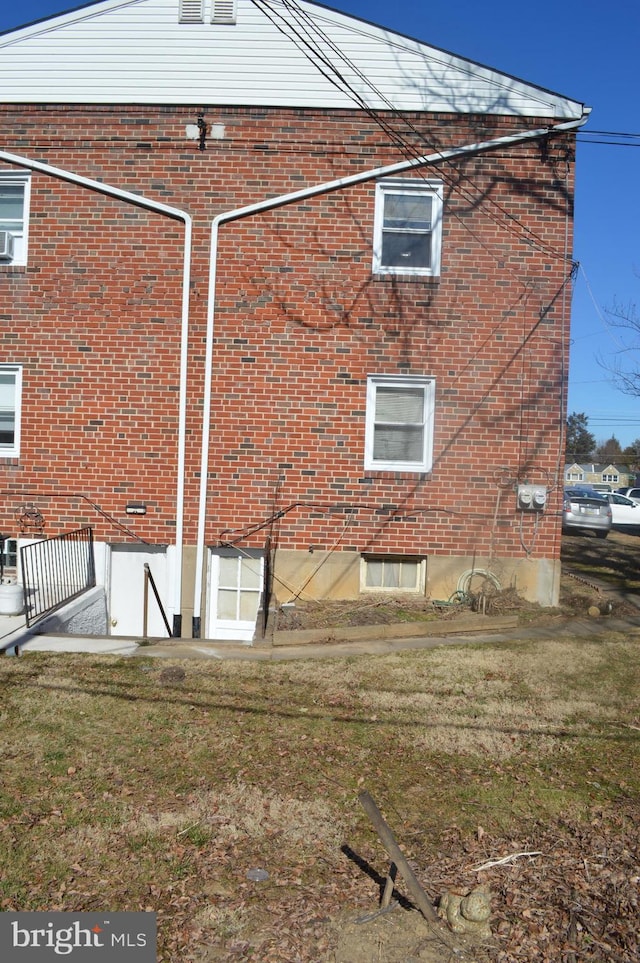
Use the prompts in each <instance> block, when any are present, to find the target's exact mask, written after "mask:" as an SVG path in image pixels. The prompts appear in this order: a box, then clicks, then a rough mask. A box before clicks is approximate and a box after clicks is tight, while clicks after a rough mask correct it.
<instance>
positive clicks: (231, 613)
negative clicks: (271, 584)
mask: <svg viewBox="0 0 640 963" xmlns="http://www.w3.org/2000/svg"><path fill="white" fill-rule="evenodd" d="M263 572H264V558H263V556H262V554H258V553H257V552H255V553H253V552H238V551H236V550H235V549H211V551H210V554H209V592H208V599H209V606H208V620H207V638H209V639H219V640H220V641H227V642H252V641H253V637H254V634H255V629H256V619H257V616H258V610H259V608H260V599H261V595H262V580H263Z"/></svg>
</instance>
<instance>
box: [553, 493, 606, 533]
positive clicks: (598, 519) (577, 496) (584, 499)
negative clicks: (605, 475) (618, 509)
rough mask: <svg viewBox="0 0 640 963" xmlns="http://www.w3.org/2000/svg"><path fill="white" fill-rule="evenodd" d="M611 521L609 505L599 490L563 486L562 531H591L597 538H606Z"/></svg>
mask: <svg viewBox="0 0 640 963" xmlns="http://www.w3.org/2000/svg"><path fill="white" fill-rule="evenodd" d="M611 522H612V515H611V505H610V504H609V500H608V499H607V498H606V497H605V495H603V494H602V493H601V492H596V491H594V490H593V489H592V488H591V489H589V488H565V490H564V502H563V506H562V531H563V532H579V531H592V532H593V533H594V534H595V535H596V536H597V537H598V538H606V537H607V535H608V534H609V532H610V531H611Z"/></svg>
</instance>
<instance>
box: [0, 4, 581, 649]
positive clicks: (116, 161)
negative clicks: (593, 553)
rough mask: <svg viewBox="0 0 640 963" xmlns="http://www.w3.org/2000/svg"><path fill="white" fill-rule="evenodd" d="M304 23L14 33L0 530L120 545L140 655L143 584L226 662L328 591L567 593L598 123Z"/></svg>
mask: <svg viewBox="0 0 640 963" xmlns="http://www.w3.org/2000/svg"><path fill="white" fill-rule="evenodd" d="M295 9H296V17H295V18H294V17H292V15H291V5H289V4H287V5H286V6H285V5H283V4H280V3H279V2H274V3H273V4H270V5H269V6H268V7H267V6H265V5H263V4H261V3H253V2H251V0H224V2H218V0H182V2H180V0H99V2H96V3H90V4H88V5H86V6H84V7H82V8H81V9H79V10H75V11H72V12H70V13H65V14H61V15H60V16H55V17H51V18H49V19H47V20H44V21H40V22H38V23H35V24H32V25H30V26H26V27H24V28H21V29H18V30H13V31H10V32H8V33H5V34H4V35H2V36H0V50H1V57H0V284H1V285H2V294H3V297H2V306H1V308H0V311H1V312H2V328H1V332H0V351H1V355H0V385H1V386H2V393H1V398H2V402H1V410H2V432H0V449H2V451H1V452H0V453H1V454H2V458H1V460H0V477H1V483H2V490H3V516H2V518H0V525H2V528H3V530H4V531H5V532H7V533H10V534H11V536H12V539H13V542H12V544H13V547H14V548H15V543H16V542H17V541H19V540H20V539H22V538H23V537H24V535H25V533H24V531H23V530H22V529H21V528H20V527H19V525H18V522H17V521H16V519H17V518H19V517H21V515H20V512H21V506H23V505H24V503H25V502H29V503H32V504H33V506H34V507H33V511H37V512H38V514H39V517H42V519H43V524H44V534H46V535H54V534H57V533H59V532H63V531H66V530H69V529H74V528H77V527H79V526H83V525H89V526H91V527H92V528H93V532H94V540H95V545H96V549H97V553H98V555H97V559H98V578H99V581H100V583H101V584H103V585H104V587H105V595H106V601H107V608H108V613H109V624H110V626H111V627H112V630H113V631H114V632H116V633H118V634H120V635H136V634H139V633H140V631H141V626H142V611H143V604H144V603H143V595H144V588H143V580H144V570H145V569H144V567H145V565H146V566H148V567H149V568H150V570H152V572H153V575H154V580H155V583H156V585H157V587H158V592H159V595H160V597H161V599H162V602H163V604H164V608H165V611H166V613H167V614H168V617H169V619H171V620H173V621H172V623H171V624H172V626H173V630H174V632H175V633H176V634H178V633H182V634H184V635H188V634H190V633H192V634H194V635H196V636H203V637H208V638H214V639H240V640H244V641H249V640H251V639H252V638H253V637H254V633H255V631H256V616H257V612H258V610H259V608H260V606H261V605H262V606H263V607H268V606H271V608H272V609H274V608H277V606H279V605H281V604H282V603H288V602H295V601H297V600H300V599H324V598H334V599H353V598H356V597H358V596H359V595H361V594H365V593H400V592H409V593H418V594H420V595H423V596H427V597H431V598H434V599H438V600H440V599H448V598H449V597H451V596H452V595H453V594H454V593H455V592H456V591H459V590H467V589H468V588H469V587H470V586H472V585H475V586H477V585H479V584H480V582H481V580H482V579H488V580H489V581H490V582H491V584H492V585H495V586H498V587H511V586H515V587H516V588H517V590H518V591H520V592H521V593H522V594H523V595H524V596H525V597H526V598H528V599H531V600H535V601H537V602H540V603H541V604H543V605H553V604H555V603H556V602H557V600H558V590H559V581H560V563H559V544H560V540H559V538H558V534H559V526H560V514H559V513H560V505H561V502H560V496H561V490H562V485H563V478H562V475H561V470H560V467H559V464H558V452H559V451H561V444H562V435H563V426H564V422H565V414H566V412H565V398H566V366H565V354H566V347H565V346H566V344H567V343H568V339H569V322H570V317H569V311H570V307H569V306H570V303H571V298H570V297H569V296H567V292H568V289H569V287H570V284H571V271H572V264H571V241H572V229H573V216H572V206H573V193H574V166H573V157H574V155H575V134H576V131H577V130H578V129H579V128H580V126H581V125H582V124H583V123H584V122H585V120H586V118H587V116H588V110H587V109H586V108H585V107H584V105H583V104H581V103H579V102H576V101H574V100H571V99H569V98H567V97H565V96H562V95H560V94H556V93H552V92H550V91H549V90H547V89H544V88H542V87H538V86H535V85H534V84H530V83H526V82H524V81H521V80H517V79H515V78H513V77H511V76H509V75H507V74H503V73H500V72H499V71H497V70H495V69H493V68H489V67H484V66H481V65H479V64H477V63H474V62H472V61H469V60H466V59H464V58H462V57H459V56H456V55H454V54H451V53H448V52H445V51H442V50H440V49H438V48H436V47H433V46H431V45H429V43H428V42H423V41H419V40H414V39H411V38H408V37H405V36H402V35H400V34H397V33H394V32H392V31H390V30H388V29H386V28H383V27H379V26H375V25H373V24H370V23H367V22H365V21H362V20H359V19H357V18H355V17H351V16H347V15H346V14H343V13H340V12H338V11H335V10H332V9H330V8H328V7H326V6H322V5H320V4H316V3H312V2H306V0H303V2H300V3H298V4H295ZM301 35H302V36H303V38H304V40H301ZM541 64H542V62H541ZM543 69H544V64H542V66H541V70H543ZM542 79H544V78H542ZM154 618H155V616H154ZM163 631H164V630H163V628H162V624H161V623H160V622H158V623H157V624H156V623H154V622H153V621H152V623H151V626H150V632H151V634H161V633H162V632H163Z"/></svg>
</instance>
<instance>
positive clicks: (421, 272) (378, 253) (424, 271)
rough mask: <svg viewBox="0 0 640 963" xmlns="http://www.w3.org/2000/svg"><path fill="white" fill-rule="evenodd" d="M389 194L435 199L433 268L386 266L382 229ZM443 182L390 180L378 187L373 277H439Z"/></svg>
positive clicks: (432, 243) (378, 184) (382, 181)
mask: <svg viewBox="0 0 640 963" xmlns="http://www.w3.org/2000/svg"><path fill="white" fill-rule="evenodd" d="M387 194H423V195H428V196H430V197H431V198H432V202H433V211H432V214H433V218H432V224H431V267H428V268H426V267H418V268H409V267H400V266H398V265H384V264H383V263H382V229H383V224H384V202H385V197H386V195H387ZM442 207H443V193H442V182H441V181H434V180H418V179H416V178H413V179H407V178H404V179H392V178H389V179H386V180H381V181H378V182H377V183H376V196H375V213H374V223H373V273H374V274H403V275H413V276H417V277H439V275H440V258H441V254H442Z"/></svg>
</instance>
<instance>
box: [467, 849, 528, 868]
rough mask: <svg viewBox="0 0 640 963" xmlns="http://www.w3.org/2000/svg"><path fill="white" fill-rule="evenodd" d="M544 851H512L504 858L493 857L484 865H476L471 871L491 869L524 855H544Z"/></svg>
mask: <svg viewBox="0 0 640 963" xmlns="http://www.w3.org/2000/svg"><path fill="white" fill-rule="evenodd" d="M542 855H543V854H542V852H540V851H539V850H535V851H531V852H525V853H510V854H509V855H508V856H503V857H502V859H492V860H490V861H489V862H488V863H483V864H482V866H475V867H474V868H473V869H472V870H471V872H472V873H480V872H482V870H483V869H491V867H492V866H503V865H504V864H505V863H510V862H511V861H512V860H514V859H520V858H521V857H522V856H542Z"/></svg>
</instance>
